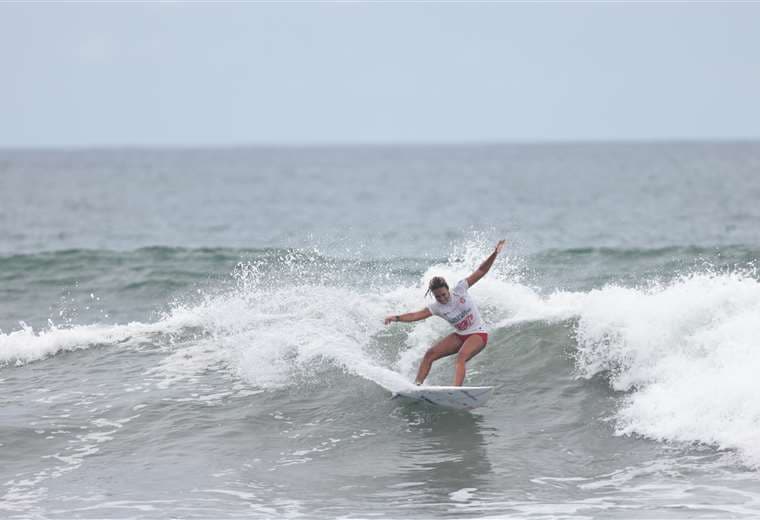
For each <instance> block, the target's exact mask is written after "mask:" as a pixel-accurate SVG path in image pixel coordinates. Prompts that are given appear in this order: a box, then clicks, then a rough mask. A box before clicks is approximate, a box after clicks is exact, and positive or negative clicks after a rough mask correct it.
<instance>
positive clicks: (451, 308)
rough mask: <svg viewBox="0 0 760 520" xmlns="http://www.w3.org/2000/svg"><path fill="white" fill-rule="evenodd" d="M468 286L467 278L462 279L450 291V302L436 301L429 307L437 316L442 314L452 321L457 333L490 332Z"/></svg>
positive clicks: (444, 317)
mask: <svg viewBox="0 0 760 520" xmlns="http://www.w3.org/2000/svg"><path fill="white" fill-rule="evenodd" d="M468 287H469V284H468V283H467V279H464V280H460V281H459V283H457V284H456V286H455V287H454V288H453V289H452V290H451V291H449V294H450V295H451V297H450V298H449V302H448V303H438V302H437V301H434V302H433V303H431V304H430V305H428V309H429V310H430V312H431V313H433V314H434V315H435V316H440V317H441V318H443V319H444V320H446V321H448V322H449V323H451V324H452V325H453V326H454V328H455V329H457V334H474V333H476V332H485V333H488V330H487V329H486V326H485V324H484V323H483V320H482V319H481V318H480V311H478V308H477V307H476V306H475V302H473V301H472V298H471V297H470V293H469V292H467V288H468Z"/></svg>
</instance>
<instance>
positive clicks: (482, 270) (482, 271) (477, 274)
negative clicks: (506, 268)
mask: <svg viewBox="0 0 760 520" xmlns="http://www.w3.org/2000/svg"><path fill="white" fill-rule="evenodd" d="M505 243H506V240H499V243H498V244H496V248H495V249H494V250H493V253H491V255H490V256H489V257H488V258H486V259H485V261H484V262H483V263H482V264H480V267H478V268H477V269H476V270H475V271H474V272H473V273H472V274H471V275H470V276H468V277H467V285H469V286H470V287H472V286H473V285H475V284H476V283H477V281H478V280H480V279H481V278H483V277H484V276H485V275H486V273H487V272H488V271H489V270H490V269H491V266H492V265H493V262H494V260H496V257H497V256H498V255H499V253H501V250H502V249H504V244H505Z"/></svg>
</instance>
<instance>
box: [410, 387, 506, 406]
mask: <svg viewBox="0 0 760 520" xmlns="http://www.w3.org/2000/svg"><path fill="white" fill-rule="evenodd" d="M492 390H493V387H492V386H427V385H422V386H411V387H409V388H404V389H403V390H397V391H396V395H400V396H403V397H407V398H409V399H415V400H417V401H424V402H426V403H430V404H434V405H437V406H443V407H445V408H455V409H457V410H469V409H471V408H477V407H478V406H481V405H483V404H485V402H486V401H487V400H488V398H489V397H490V396H491V391H492Z"/></svg>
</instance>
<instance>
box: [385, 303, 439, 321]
mask: <svg viewBox="0 0 760 520" xmlns="http://www.w3.org/2000/svg"><path fill="white" fill-rule="evenodd" d="M432 315H433V314H432V313H431V312H430V309H428V308H427V307H425V308H424V309H422V310H421V311H417V312H407V313H406V314H396V315H394V316H386V318H385V324H386V325H388V324H389V323H391V322H394V321H403V322H405V323H409V322H412V321H420V320H424V319H426V318H429V317H430V316H432Z"/></svg>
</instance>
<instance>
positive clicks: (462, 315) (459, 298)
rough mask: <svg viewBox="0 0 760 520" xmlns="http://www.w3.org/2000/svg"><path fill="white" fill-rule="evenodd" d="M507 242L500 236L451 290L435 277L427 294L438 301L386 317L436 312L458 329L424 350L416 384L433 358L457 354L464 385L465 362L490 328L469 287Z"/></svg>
mask: <svg viewBox="0 0 760 520" xmlns="http://www.w3.org/2000/svg"><path fill="white" fill-rule="evenodd" d="M504 243H505V241H504V240H499V242H498V243H497V244H496V248H495V249H494V251H493V253H491V255H490V256H489V257H488V258H486V259H485V261H484V262H483V263H482V264H480V267H478V268H477V269H476V270H475V271H474V272H473V273H472V274H471V275H470V276H468V277H467V278H465V279H463V280H460V281H459V282H458V283H457V284H456V285H455V286H454V288H453V289H452V290H449V285H448V284H447V283H446V280H445V279H444V278H442V277H440V276H435V277H433V278H432V279H431V280H430V283H429V285H428V290H427V292H426V293H425V296H427V295H428V293H433V297H435V301H434V302H433V303H431V304H430V305H428V306H427V307H425V308H424V309H422V310H420V311H417V312H408V313H406V314H397V315H394V316H387V317H386V318H385V324H386V325H388V324H389V323H392V322H394V321H403V322H405V323H409V322H412V321H420V320H424V319H427V318H429V317H430V316H433V315H435V316H440V317H441V318H443V319H445V320H446V321H448V322H449V323H451V324H452V325H453V326H454V328H455V329H457V331H456V332H454V333H451V334H449V335H448V336H446V337H445V338H443V339H442V340H441V341H439V342H438V343H436V344H435V345H433V346H432V347H430V348H429V349H428V350H427V352H425V356H424V357H423V358H422V362H421V363H420V368H419V370H418V372H417V378H416V379H415V381H414V382H415V384H417V385H421V384H422V383H423V382H424V381H425V378H426V377H427V375H428V373H429V372H430V367H431V366H432V365H433V361H435V360H436V359H440V358H442V357H446V356H452V355H454V354H457V361H456V372H455V375H454V386H462V383H463V382H464V376H465V365H466V363H467V362H468V361H469V360H470V359H472V358H473V357H474V356H476V355H477V354H478V353H479V352H480V351H481V350H483V349H484V348H485V347H486V344H487V343H488V330H487V329H486V327H485V324H484V323H483V320H482V319H481V318H480V312H479V311H478V308H477V307H476V306H475V302H473V301H472V298H471V297H470V294H469V293H468V291H467V290H468V289H469V288H470V287H472V286H473V285H475V284H476V283H477V281H478V280H480V279H481V278H483V276H485V274H486V273H487V272H488V271H489V270H490V269H491V266H492V265H493V262H494V260H496V257H497V256H498V254H499V253H500V252H501V250H502V249H503V248H504Z"/></svg>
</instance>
